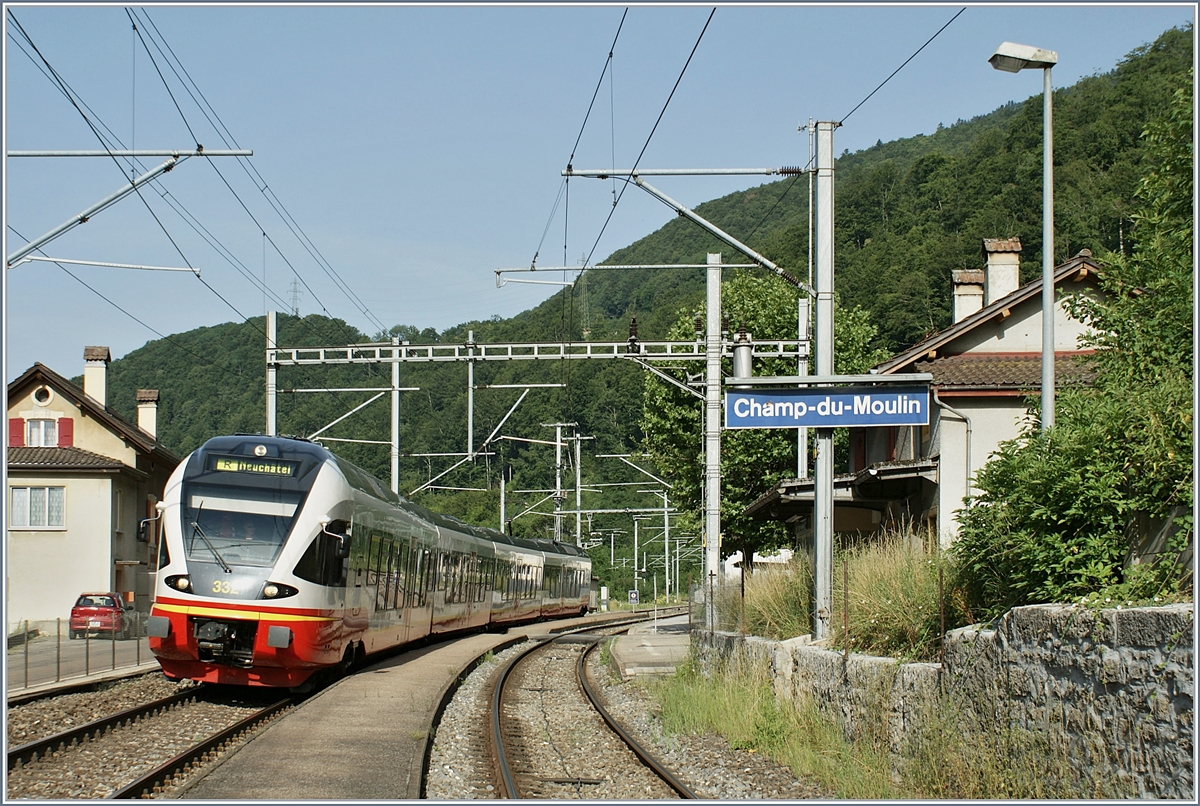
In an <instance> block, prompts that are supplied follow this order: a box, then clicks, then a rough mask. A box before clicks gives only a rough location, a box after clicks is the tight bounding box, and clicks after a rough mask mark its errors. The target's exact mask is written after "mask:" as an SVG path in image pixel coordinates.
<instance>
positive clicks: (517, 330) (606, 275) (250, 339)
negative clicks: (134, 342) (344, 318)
mask: <svg viewBox="0 0 1200 806" xmlns="http://www.w3.org/2000/svg"><path fill="white" fill-rule="evenodd" d="M1192 49H1193V44H1192V30H1191V28H1190V27H1189V28H1187V29H1172V30H1169V31H1167V32H1165V33H1164V34H1163V35H1162V36H1161V37H1159V39H1158V40H1157V41H1155V42H1154V43H1152V44H1149V45H1146V46H1144V47H1142V48H1139V49H1138V50H1136V51H1134V52H1133V53H1131V54H1130V55H1129V56H1128V57H1127V58H1126V59H1124V60H1123V61H1122V62H1121V63H1120V64H1118V65H1117V66H1116V67H1115V68H1114V69H1113V70H1112V71H1110V72H1107V73H1104V74H1099V75H1094V76H1090V77H1088V78H1085V79H1083V80H1081V81H1080V82H1078V83H1077V84H1075V85H1074V86H1071V87H1067V88H1063V89H1061V90H1058V91H1056V93H1055V98H1054V114H1055V218H1056V221H1055V232H1056V236H1055V251H1056V255H1055V258H1056V260H1063V259H1065V258H1067V257H1069V256H1070V255H1072V254H1075V253H1077V252H1078V251H1079V250H1080V249H1083V248H1088V249H1091V250H1092V251H1093V252H1094V253H1096V254H1097V255H1103V254H1104V253H1105V252H1106V251H1111V252H1121V253H1125V254H1128V253H1130V251H1131V250H1132V248H1133V244H1132V243H1131V242H1130V240H1129V235H1128V233H1129V228H1130V219H1129V215H1130V211H1131V210H1132V209H1133V190H1134V186H1135V184H1136V182H1137V179H1138V178H1139V176H1140V174H1141V171H1140V161H1141V155H1142V148H1143V147H1142V144H1141V142H1140V140H1139V135H1140V133H1141V131H1142V129H1143V127H1144V125H1145V123H1146V121H1148V120H1149V119H1151V118H1152V117H1153V116H1154V115H1155V114H1156V113H1157V112H1159V111H1161V110H1162V109H1164V108H1165V107H1166V105H1167V102H1168V99H1169V97H1170V95H1171V92H1172V90H1173V88H1174V87H1175V86H1176V85H1177V84H1178V83H1179V82H1181V81H1186V80H1189V79H1188V78H1187V70H1188V68H1189V67H1190V66H1191V64H1192V58H1193V57H1192ZM1041 106H1042V105H1041V98H1040V96H1035V97H1033V98H1030V99H1028V100H1026V101H1024V102H1020V103H1010V104H1007V105H1005V106H1004V107H1001V108H1000V109H997V110H995V111H994V112H991V113H989V114H986V115H981V116H979V117H976V118H973V119H971V120H968V121H959V122H957V123H955V124H954V125H951V126H946V127H942V128H939V130H938V131H936V132H934V133H933V134H930V135H921V136H917V137H911V138H905V139H903V140H897V141H893V142H890V143H877V144H876V145H875V146H873V147H871V148H868V149H864V150H862V151H859V152H856V153H853V154H850V153H844V154H843V155H842V156H841V157H840V158H839V159H838V160H837V164H836V169H837V173H836V183H837V184H836V211H835V212H836V235H835V237H836V239H837V243H836V246H835V256H836V271H837V293H838V296H839V300H840V304H841V305H842V306H843V307H845V308H848V309H851V308H854V307H861V308H862V309H863V310H864V311H866V312H867V314H868V317H869V320H870V321H871V322H873V323H874V324H875V326H876V328H877V329H878V336H877V343H876V344H875V345H873V346H876V347H882V348H885V349H887V350H889V351H895V350H897V349H900V348H902V347H905V346H907V345H911V344H913V343H915V342H916V341H918V340H920V339H921V338H922V337H923V336H924V335H925V334H927V333H929V332H931V331H934V330H937V329H940V328H942V327H945V326H946V325H948V324H949V316H950V314H949V311H950V272H951V270H953V269H956V268H967V267H979V266H980V265H982V258H981V256H980V249H981V242H982V240H983V239H984V238H998V237H1009V236H1018V237H1020V238H1021V241H1022V243H1023V244H1024V247H1025V249H1024V253H1023V254H1022V264H1023V267H1024V269H1023V274H1024V278H1025V279H1031V278H1032V277H1033V276H1035V275H1036V274H1037V273H1038V271H1039V267H1040V265H1041V255H1040V251H1041V215H1042V210H1041V148H1042V133H1041ZM807 190H808V189H807V178H806V177H797V178H789V179H784V180H781V181H777V182H771V183H767V184H763V185H760V186H758V187H755V188H751V189H749V190H746V191H743V192H739V193H732V194H729V195H727V196H724V197H722V198H718V199H714V200H712V201H709V202H706V203H704V204H702V205H700V206H699V207H697V208H696V209H697V212H698V213H699V214H700V215H702V216H704V217H705V218H706V219H708V220H710V221H712V222H713V223H715V224H717V225H718V226H719V227H721V228H723V229H724V230H726V231H727V232H729V233H730V234H731V235H733V236H734V237H736V238H738V239H740V240H742V241H743V242H745V243H747V244H749V245H751V246H752V247H753V248H755V249H757V250H758V251H760V252H762V253H763V254H765V255H766V256H767V257H769V258H771V259H772V260H774V261H775V262H777V263H779V264H780V265H781V266H783V267H785V268H787V269H788V270H789V271H791V272H792V273H793V274H795V275H798V276H805V275H806V274H807V254H808V243H807V238H808V210H807V200H808V192H807ZM708 252H722V253H724V254H725V255H726V258H727V259H732V258H733V257H735V256H734V254H733V251H732V249H731V248H730V247H729V246H727V245H725V244H723V243H721V242H719V241H717V240H716V239H715V238H714V237H713V236H711V235H710V234H709V233H707V232H705V231H704V230H702V229H700V228H699V227H698V226H696V225H695V224H693V223H691V222H689V221H688V220H686V219H683V218H677V219H674V220H672V221H671V222H670V223H668V224H667V225H665V226H663V227H662V228H661V229H659V230H658V231H656V232H654V233H651V234H650V235H647V236H646V237H644V238H642V239H640V240H638V241H636V242H634V243H632V244H630V245H629V246H627V247H624V248H623V249H619V250H617V251H616V252H614V253H613V254H612V255H610V256H609V257H608V258H607V260H606V261H605V263H609V264H622V263H643V262H644V263H672V262H681V263H703V262H704V261H705V255H706V253H708ZM703 274H704V273H703V270H679V271H656V272H629V271H588V272H585V274H584V276H583V278H582V279H581V280H580V282H578V283H576V285H575V286H574V287H573V288H569V289H564V290H563V291H562V292H560V293H558V294H556V295H555V296H553V297H551V298H550V299H548V300H546V301H545V302H544V303H542V304H541V305H538V306H537V307H535V308H532V309H530V310H528V311H525V312H523V313H521V314H518V315H517V316H514V317H512V318H510V319H503V320H499V319H497V320H491V321H478V322H466V323H463V324H462V325H459V326H457V327H452V328H449V329H447V330H446V331H445V332H443V333H436V332H434V331H432V330H430V329H427V330H425V331H417V329H416V328H413V327H410V326H405V325H397V326H395V327H394V328H392V330H391V331H390V333H386V334H364V333H359V332H358V331H356V330H355V329H354V328H352V327H350V326H348V325H347V324H346V323H345V322H341V321H338V320H330V319H327V318H325V317H321V316H315V315H313V316H307V317H304V318H297V317H292V316H280V318H279V343H280V344H281V345H284V346H303V345H338V344H346V343H351V342H355V343H360V342H365V341H372V340H386V339H387V338H389V337H390V336H393V335H395V336H399V337H401V338H403V339H407V340H410V341H412V342H413V343H429V342H434V341H440V342H463V341H465V340H466V338H467V333H468V331H471V330H473V331H474V334H475V339H476V340H477V341H479V342H493V343H498V342H516V341H559V340H572V341H581V340H584V339H585V338H590V339H592V340H624V339H625V338H626V337H627V336H628V333H629V322H630V319H631V318H633V317H636V318H637V323H638V330H639V335H640V336H641V337H642V338H644V339H662V338H665V337H666V333H667V331H668V329H669V328H670V327H671V325H672V324H673V323H674V322H675V321H676V320H677V319H678V318H679V316H680V314H681V313H683V314H688V313H690V312H691V311H694V310H696V309H698V308H699V306H700V304H701V302H702V300H703ZM732 325H733V326H734V327H736V326H737V322H733V323H732ZM585 329H586V331H587V335H586V336H585ZM264 344H265V334H264V333H263V320H262V319H261V318H258V319H252V320H249V321H248V322H244V323H231V324H223V325H217V326H214V327H207V328H200V329H198V330H193V331H190V332H187V333H181V334H177V335H174V336H171V337H170V338H169V339H161V340H157V341H152V342H149V343H147V344H146V345H145V346H143V347H142V348H140V349H138V350H135V351H133V352H131V353H130V354H128V355H127V356H125V357H123V358H121V359H118V360H116V361H114V362H113V363H112V365H111V367H110V379H109V385H110V387H111V388H110V392H109V398H110V399H112V400H115V401H132V400H133V399H134V395H133V392H134V390H135V389H137V388H157V389H159V390H160V391H161V393H162V402H161V404H160V412H159V420H158V421H159V424H160V437H161V439H162V440H163V442H164V443H165V444H166V445H167V446H168V447H170V448H171V449H172V450H175V451H177V452H180V453H186V452H188V451H190V450H192V449H194V448H195V447H197V446H198V445H199V444H200V443H202V442H203V441H204V440H205V439H207V438H208V437H210V436H213V435H216V434H220V433H229V432H234V431H252V432H253V431H261V430H262V429H263V426H264V422H265V415H264V409H265V404H264V397H265V395H264V386H265V383H264V366H263V348H264ZM696 371H699V370H698V368H697V370H696ZM466 374H467V370H466V366H465V365H458V364H456V365H437V366H433V365H406V366H404V367H403V370H402V376H401V385H403V386H416V387H420V391H419V392H409V393H405V394H404V395H403V401H402V406H401V421H402V424H401V432H402V435H401V440H402V445H401V450H402V451H404V452H405V453H407V454H413V453H449V452H455V451H458V452H461V451H463V450H465V446H466V434H465V423H466V406H467V404H466V401H467V393H466ZM389 379H390V371H389V370H388V369H387V368H385V367H362V366H358V367H355V366H346V367H335V368H326V369H317V368H302V369H289V370H287V371H285V372H281V373H280V379H279V384H280V387H281V388H282V389H297V388H330V387H380V386H384V385H386V384H387V383H388V382H389ZM518 382H520V383H547V384H548V383H556V384H565V385H566V388H563V389H537V390H534V391H532V392H531V393H530V395H529V396H528V398H527V399H526V401H525V402H524V403H523V404H522V406H521V407H519V408H518V409H517V410H516V412H515V413H514V414H513V415H512V417H511V418H510V419H509V420H508V423H507V424H506V426H505V429H504V431H505V433H506V434H513V435H520V436H522V437H524V438H526V439H552V438H553V433H554V432H553V430H552V429H548V428H545V427H543V425H542V424H544V423H554V422H576V423H578V424H579V428H580V431H581V432H582V433H583V434H586V435H588V436H592V437H595V442H593V443H587V444H586V448H585V451H584V454H585V456H587V457H589V458H587V459H585V460H584V462H583V465H584V477H585V480H586V481H588V482H589V483H592V484H599V483H604V482H616V481H623V482H627V481H629V478H630V472H631V471H630V470H629V468H628V467H626V466H624V465H622V464H621V463H620V462H618V461H617V460H598V459H593V458H591V457H592V456H594V455H595V454H602V453H603V454H609V453H630V452H633V451H636V450H637V448H638V446H639V445H640V444H641V442H642V435H641V433H640V432H639V421H640V419H641V417H640V412H641V406H642V374H641V370H640V369H638V368H637V367H636V366H635V365H632V364H630V363H628V362H625V361H583V362H561V363H553V364H551V363H542V362H537V363H534V362H510V363H505V364H479V365H477V366H476V383H477V384H479V385H485V384H512V383H518ZM519 394H520V393H519V391H518V390H513V389H490V390H483V389H481V390H479V391H478V392H477V393H476V396H475V397H476V407H475V444H476V445H477V446H478V444H479V443H480V442H481V441H482V440H483V438H484V437H486V435H487V434H488V433H490V432H491V431H492V429H493V428H495V426H496V425H497V424H498V423H499V421H500V419H501V418H502V417H504V415H505V413H506V412H507V411H508V410H509V407H510V406H512V404H513V403H514V402H515V401H516V399H517V397H518V395H519ZM367 397H368V395H366V394H364V393H349V392H341V393H336V394H332V395H317V394H303V393H287V392H285V393H282V394H281V395H280V400H279V430H280V432H282V433H297V434H310V433H313V432H314V431H316V430H317V429H319V428H322V427H324V426H325V425H326V424H328V423H330V422H332V421H333V420H335V419H336V418H338V417H340V416H342V414H344V413H345V412H346V411H348V410H350V409H351V408H353V407H355V406H357V405H359V404H360V403H362V402H363V401H364V400H366V399H367ZM120 405H123V404H118V406H120ZM128 408H129V410H128V411H122V413H123V414H125V415H126V416H128V417H130V418H131V419H134V418H135V413H134V411H133V408H132V403H130V404H129V405H128ZM388 421H389V407H388V403H387V399H386V397H385V398H384V399H383V400H380V401H377V402H376V403H373V404H371V405H370V406H368V407H366V408H365V409H363V411H361V412H360V413H358V414H356V415H354V416H353V417H352V418H350V419H349V420H347V421H346V422H344V423H342V424H339V425H338V426H335V427H334V428H333V429H331V430H330V431H328V432H326V436H330V437H340V438H359V439H362V438H367V439H375V440H386V439H387V435H388ZM333 445H334V447H335V449H336V450H337V451H338V452H339V453H340V454H343V455H345V456H347V457H348V458H350V459H351V460H352V461H355V462H357V463H358V464H360V465H362V466H363V467H365V468H367V469H368V470H371V471H372V472H374V473H376V474H378V475H380V476H381V477H384V478H386V477H387V475H388V467H389V460H388V453H387V448H386V446H380V445H364V444H356V443H333ZM451 461H452V460H451V459H450V458H447V457H406V458H405V459H404V460H403V462H402V470H401V476H402V479H401V484H400V487H401V491H402V492H408V491H410V490H412V489H414V488H416V487H417V486H419V485H420V484H421V483H423V482H424V481H426V480H427V479H429V478H430V476H432V475H435V474H437V473H439V472H441V471H442V470H444V469H445V468H447V467H448V466H449V465H450V463H451ZM502 463H504V464H509V465H511V466H512V467H513V468H514V482H513V485H512V487H511V488H510V489H541V490H545V489H547V488H550V487H552V486H553V483H554V472H553V467H552V465H553V450H552V448H549V447H547V446H545V445H536V444H529V443H518V442H506V443H500V444H498V445H497V446H496V448H495V455H494V456H490V457H486V458H485V459H481V460H480V461H479V462H478V463H476V464H475V466H473V467H471V466H468V467H464V468H461V469H460V470H458V471H456V472H455V473H454V474H453V475H451V476H449V477H447V479H446V480H445V484H446V486H454V487H464V488H478V489H477V490H476V491H472V490H457V491H440V492H437V493H422V494H421V495H422V500H423V501H424V502H425V503H427V504H428V505H430V506H431V507H435V508H439V509H443V510H445V511H450V512H453V513H455V514H458V515H460V516H462V517H464V518H467V519H469V520H475V521H477V522H480V523H486V524H489V525H497V523H496V513H497V509H498V492H497V489H496V488H497V486H498V476H497V473H498V469H499V467H500V466H501V464H502ZM571 472H572V471H570V470H568V471H567V473H568V474H570V473H571ZM635 475H636V474H635ZM568 477H569V475H568ZM565 485H566V486H571V483H570V482H565ZM636 489H637V488H636V487H630V488H623V487H614V488H611V490H615V491H616V492H611V493H606V496H605V498H604V501H605V503H604V506H605V507H608V508H618V507H623V506H646V505H647V504H646V502H645V496H638V494H637V493H636ZM513 495H514V498H513V502H512V503H510V505H509V506H510V513H514V507H516V506H518V504H517V503H516V502H518V501H520V502H524V503H521V504H520V507H521V509H523V508H524V507H525V506H529V505H532V504H533V503H534V502H535V501H536V500H537V499H538V498H539V497H541V495H544V494H536V495H535V494H532V493H530V494H524V493H522V494H517V493H514V494H513ZM427 499H428V500H427ZM573 503H574V502H573V501H570V502H565V503H564V506H565V507H566V508H570V507H571V506H573ZM547 506H548V505H547V504H545V503H543V504H542V505H541V509H542V511H545V509H546V507H547ZM517 511H519V510H517ZM628 520H629V519H628V515H624V516H621V517H620V518H609V519H608V520H605V519H604V518H601V517H598V518H597V521H596V523H594V524H593V526H595V527H597V528H601V527H603V528H618V524H620V528H629V524H628ZM547 521H548V519H544V518H542V519H539V518H535V517H534V516H532V515H531V516H529V517H528V518H526V519H523V520H522V521H520V522H519V523H518V525H517V528H518V530H520V529H527V530H531V531H533V532H538V530H543V529H544V527H545V524H546V522H547ZM572 527H573V523H572ZM540 533H544V532H540Z"/></svg>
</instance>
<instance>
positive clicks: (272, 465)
mask: <svg viewBox="0 0 1200 806" xmlns="http://www.w3.org/2000/svg"><path fill="white" fill-rule="evenodd" d="M213 468H214V469H215V470H225V471H232V472H234V473H265V474H267V475H271V476H290V475H292V471H293V470H295V465H294V464H292V463H290V462H271V461H265V460H262V459H231V458H221V457H218V458H217V460H216V464H215V465H214V466H213Z"/></svg>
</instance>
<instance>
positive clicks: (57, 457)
mask: <svg viewBox="0 0 1200 806" xmlns="http://www.w3.org/2000/svg"><path fill="white" fill-rule="evenodd" d="M110 357H111V356H110V353H109V350H108V348H107V347H88V348H86V350H85V351H84V361H85V366H84V374H83V388H80V387H79V386H77V385H75V384H74V383H71V382H70V381H69V380H67V379H66V378H64V377H63V376H61V375H59V374H58V373H56V372H54V371H53V370H51V369H49V368H48V367H46V366H44V365H42V364H40V363H39V364H34V365H33V366H32V367H30V368H29V369H28V370H27V371H26V372H25V373H24V374H22V375H21V376H20V377H19V378H17V379H16V380H14V381H13V382H12V383H10V384H9V385H8V441H7V474H8V477H7V490H5V493H6V506H5V510H6V519H5V520H6V522H5V527H6V528H5V536H6V539H5V552H6V562H5V572H6V579H5V612H6V621H7V623H8V626H9V628H10V630H11V629H12V628H13V625H16V624H19V623H21V622H24V621H26V620H27V621H29V622H30V626H31V627H32V626H33V625H34V624H38V625H40V628H42V629H47V628H49V629H51V630H52V629H53V628H54V627H53V625H54V622H55V620H56V619H59V618H63V619H65V618H66V617H67V616H68V615H69V613H70V610H71V606H72V604H74V601H75V599H76V597H77V596H78V595H79V594H80V593H81V592H83V591H115V592H117V593H119V594H121V595H122V597H123V598H124V599H125V601H126V602H127V603H129V604H131V605H133V606H135V607H136V608H137V609H138V610H140V611H143V612H145V611H148V610H149V606H150V597H151V595H152V592H153V585H152V581H151V580H152V577H151V574H152V573H153V566H152V564H151V560H152V558H153V557H154V556H155V552H156V549H157V546H156V544H155V540H156V535H157V530H156V529H155V528H154V524H151V525H150V528H148V529H145V530H141V531H139V526H140V525H141V523H142V521H143V520H146V519H152V518H155V517H156V516H157V512H156V510H155V504H157V503H158V501H159V500H160V499H161V497H162V491H163V488H164V486H165V485H166V481H167V477H168V476H169V475H170V474H171V471H172V470H174V469H175V467H176V465H178V464H179V457H178V456H176V455H175V454H173V453H172V452H170V451H168V450H167V449H166V448H164V447H163V446H162V444H161V443H159V442H158V440H157V438H156V436H155V434H156V430H157V422H156V415H157V403H158V393H157V391H155V390H140V391H139V392H138V393H137V404H138V420H139V422H138V425H134V424H132V423H130V422H128V421H127V420H125V419H124V418H122V417H121V416H120V415H118V414H116V413H115V412H114V411H113V410H112V409H110V408H108V407H107V406H106V400H105V396H106V379H107V369H108V363H109V360H110Z"/></svg>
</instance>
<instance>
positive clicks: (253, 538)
mask: <svg viewBox="0 0 1200 806" xmlns="http://www.w3.org/2000/svg"><path fill="white" fill-rule="evenodd" d="M260 492H262V491H258V490H247V489H230V488H221V487H216V486H210V485H200V484H192V485H189V487H188V489H187V491H186V499H185V507H184V516H183V517H184V523H183V526H184V532H183V545H184V547H185V549H186V550H187V558H188V560H189V561H195V562H210V563H218V564H222V563H228V564H229V565H256V566H266V565H271V564H272V563H274V562H275V558H276V557H277V556H279V552H280V550H281V549H282V548H283V543H284V541H285V540H286V539H287V536H288V532H290V531H291V528H292V523H293V522H294V521H295V517H296V512H297V511H298V510H299V508H300V500H301V496H300V495H299V494H296V493H292V494H288V493H279V492H276V493H274V494H272V495H270V497H269V498H267V497H265V496H262V495H257V496H255V495H253V494H254V493H260Z"/></svg>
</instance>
